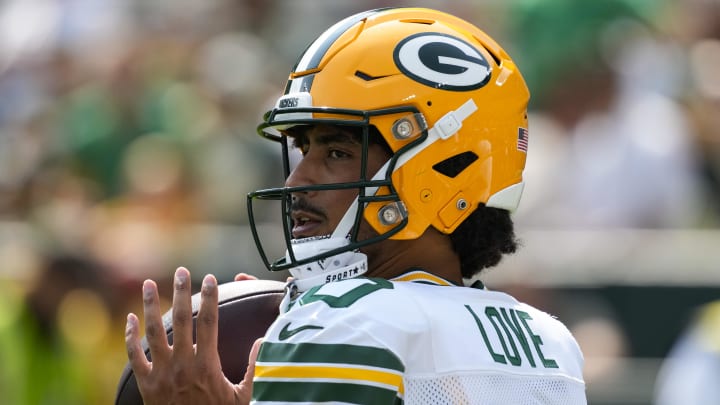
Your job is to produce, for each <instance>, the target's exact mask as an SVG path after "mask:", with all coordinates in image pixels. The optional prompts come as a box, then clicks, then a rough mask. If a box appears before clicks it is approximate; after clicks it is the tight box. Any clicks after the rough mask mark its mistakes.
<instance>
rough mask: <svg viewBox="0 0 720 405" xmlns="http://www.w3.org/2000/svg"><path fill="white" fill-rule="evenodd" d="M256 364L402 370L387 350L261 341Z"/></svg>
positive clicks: (397, 361)
mask: <svg viewBox="0 0 720 405" xmlns="http://www.w3.org/2000/svg"><path fill="white" fill-rule="evenodd" d="M257 361H258V362H264V363H332V364H355V365H362V366H370V367H379V368H384V369H389V370H395V371H398V372H403V371H405V366H404V365H403V363H402V362H401V361H400V359H398V358H397V356H395V354H393V353H392V352H390V351H389V350H387V349H382V348H378V347H368V346H357V345H348V344H321V343H273V342H267V341H266V342H263V344H262V346H261V347H260V353H259V354H258V358H257Z"/></svg>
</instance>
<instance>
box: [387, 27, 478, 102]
mask: <svg viewBox="0 0 720 405" xmlns="http://www.w3.org/2000/svg"><path fill="white" fill-rule="evenodd" d="M393 58H394V60H395V65H396V66H397V67H398V69H400V71H401V72H403V73H404V74H405V75H406V76H408V77H409V78H411V79H413V80H415V81H416V82H419V83H422V84H424V85H426V86H430V87H433V88H437V89H443V90H452V91H468V90H475V89H478V88H480V87H482V86H484V85H485V84H487V82H488V81H489V80H490V65H489V64H488V61H487V60H486V59H485V57H483V55H482V54H481V53H480V52H479V51H478V50H477V49H476V48H475V47H474V46H472V45H470V44H469V43H467V42H465V41H463V40H461V39H459V38H456V37H453V36H450V35H445V34H441V33H432V32H429V33H428V32H423V33H420V34H415V35H411V36H409V37H407V38H405V39H403V40H402V41H400V43H398V45H397V46H396V47H395V51H394V52H393Z"/></svg>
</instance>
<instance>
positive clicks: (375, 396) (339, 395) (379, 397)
mask: <svg viewBox="0 0 720 405" xmlns="http://www.w3.org/2000/svg"><path fill="white" fill-rule="evenodd" d="M253 401H258V402H264V401H278V402H303V403H307V402H332V401H335V402H347V403H352V404H396V405H400V404H402V403H403V401H402V398H399V397H398V396H397V393H396V392H395V391H393V390H389V389H385V388H381V387H377V386H370V385H359V384H347V383H328V382H308V381H302V382H280V381H273V382H272V383H266V382H262V381H255V382H253Z"/></svg>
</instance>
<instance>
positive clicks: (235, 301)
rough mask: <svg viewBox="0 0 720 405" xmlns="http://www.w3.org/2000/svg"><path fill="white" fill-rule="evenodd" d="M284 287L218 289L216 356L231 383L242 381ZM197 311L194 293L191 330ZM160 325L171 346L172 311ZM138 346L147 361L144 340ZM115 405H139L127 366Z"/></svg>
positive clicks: (241, 284)
mask: <svg viewBox="0 0 720 405" xmlns="http://www.w3.org/2000/svg"><path fill="white" fill-rule="evenodd" d="M284 286H285V283H283V282H280V281H273V280H246V281H233V282H230V283H224V284H220V285H218V307H219V309H218V310H219V312H218V315H219V319H218V352H219V354H220V362H221V363H222V369H223V372H224V373H225V375H226V376H227V378H228V379H229V380H230V381H232V382H233V383H238V382H240V381H241V380H242V379H243V377H244V376H245V370H246V369H247V360H248V355H249V354H250V348H251V347H252V344H253V343H254V342H255V340H256V339H257V338H259V337H262V336H264V335H265V332H266V331H267V329H268V327H269V326H270V324H271V323H272V322H273V321H274V320H275V318H276V317H277V316H278V314H279V306H280V301H281V300H282V297H283V291H284ZM199 308H200V294H199V293H197V294H195V295H193V296H192V309H193V330H194V329H195V321H196V317H197V312H198V309H199ZM163 325H164V326H165V332H166V333H167V336H168V342H170V344H172V338H173V330H172V311H168V312H166V313H165V314H164V315H163ZM142 346H143V349H144V350H145V356H147V357H148V359H150V349H149V348H148V345H147V340H146V339H145V338H143V340H142ZM115 404H116V405H142V404H143V400H142V397H141V396H140V391H138V387H137V381H135V376H134V374H133V371H132V368H130V364H129V363H127V364H126V365H125V368H124V369H123V372H122V375H121V376H120V382H119V383H118V389H117V394H116V395H115Z"/></svg>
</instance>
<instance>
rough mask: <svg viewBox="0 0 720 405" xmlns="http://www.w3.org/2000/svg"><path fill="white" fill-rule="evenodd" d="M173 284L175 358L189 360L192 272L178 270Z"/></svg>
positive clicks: (191, 330)
mask: <svg viewBox="0 0 720 405" xmlns="http://www.w3.org/2000/svg"><path fill="white" fill-rule="evenodd" d="M173 284H174V289H175V290H174V292H173V304H172V322H173V356H174V357H179V358H181V359H182V358H186V359H189V358H190V357H192V352H193V325H192V302H191V301H192V297H191V295H192V292H191V286H190V272H189V271H188V270H187V269H186V268H184V267H180V268H178V269H177V270H176V271H175V281H174V283H173Z"/></svg>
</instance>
